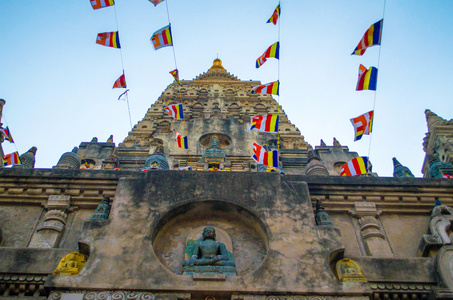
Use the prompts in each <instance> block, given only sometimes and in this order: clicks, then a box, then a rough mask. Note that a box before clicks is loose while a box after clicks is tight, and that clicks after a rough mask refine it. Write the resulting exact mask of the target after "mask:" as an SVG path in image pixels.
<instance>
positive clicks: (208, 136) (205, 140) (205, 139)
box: [198, 133, 231, 148]
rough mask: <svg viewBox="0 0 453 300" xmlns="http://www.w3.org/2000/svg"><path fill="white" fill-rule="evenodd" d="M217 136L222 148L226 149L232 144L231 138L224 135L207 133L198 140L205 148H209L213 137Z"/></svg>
mask: <svg viewBox="0 0 453 300" xmlns="http://www.w3.org/2000/svg"><path fill="white" fill-rule="evenodd" d="M213 136H216V137H217V138H218V139H219V142H220V145H219V146H220V147H222V148H224V147H227V146H229V145H230V144H231V138H230V137H229V136H228V135H226V134H223V133H207V134H204V135H202V136H201V137H200V139H199V140H198V141H199V143H200V144H201V145H202V146H203V147H208V146H209V142H210V141H211V137H213Z"/></svg>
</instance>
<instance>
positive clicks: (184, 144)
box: [173, 129, 189, 149]
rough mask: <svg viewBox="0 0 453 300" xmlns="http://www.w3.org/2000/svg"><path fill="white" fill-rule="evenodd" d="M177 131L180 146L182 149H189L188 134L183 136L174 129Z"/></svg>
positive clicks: (177, 140)
mask: <svg viewBox="0 0 453 300" xmlns="http://www.w3.org/2000/svg"><path fill="white" fill-rule="evenodd" d="M173 131H174V132H175V141H176V142H177V143H178V147H179V148H182V149H189V146H188V144H187V136H182V135H180V134H179V132H177V131H176V129H173Z"/></svg>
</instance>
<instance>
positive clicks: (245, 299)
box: [231, 294, 369, 300]
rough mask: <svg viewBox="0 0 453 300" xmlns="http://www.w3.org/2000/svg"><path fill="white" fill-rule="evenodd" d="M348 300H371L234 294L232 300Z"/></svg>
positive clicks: (315, 296)
mask: <svg viewBox="0 0 453 300" xmlns="http://www.w3.org/2000/svg"><path fill="white" fill-rule="evenodd" d="M346 299H357V300H359V299H369V298H368V297H365V296H364V297H331V296H317V295H310V296H307V295H269V296H268V295H243V294H233V295H232V296H231V300H346Z"/></svg>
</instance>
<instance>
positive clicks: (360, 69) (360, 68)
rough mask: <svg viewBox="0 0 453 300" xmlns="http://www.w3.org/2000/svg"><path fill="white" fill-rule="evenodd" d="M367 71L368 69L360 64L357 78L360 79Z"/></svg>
mask: <svg viewBox="0 0 453 300" xmlns="http://www.w3.org/2000/svg"><path fill="white" fill-rule="evenodd" d="M367 70H368V69H367V68H366V67H365V66H364V65H362V64H360V66H359V78H360V76H362V74H363V73H365V72H366V71H367Z"/></svg>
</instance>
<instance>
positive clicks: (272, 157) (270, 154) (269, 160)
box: [252, 143, 278, 169]
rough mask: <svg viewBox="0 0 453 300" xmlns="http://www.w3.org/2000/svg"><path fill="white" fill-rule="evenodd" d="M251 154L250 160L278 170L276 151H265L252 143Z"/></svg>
mask: <svg viewBox="0 0 453 300" xmlns="http://www.w3.org/2000/svg"><path fill="white" fill-rule="evenodd" d="M253 152H254V153H255V154H253V155H252V158H253V159H254V160H255V161H256V162H257V163H259V164H262V165H266V166H270V167H274V168H277V169H278V151H277V150H271V151H266V149H264V147H262V146H261V145H258V144H257V143H253Z"/></svg>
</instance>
